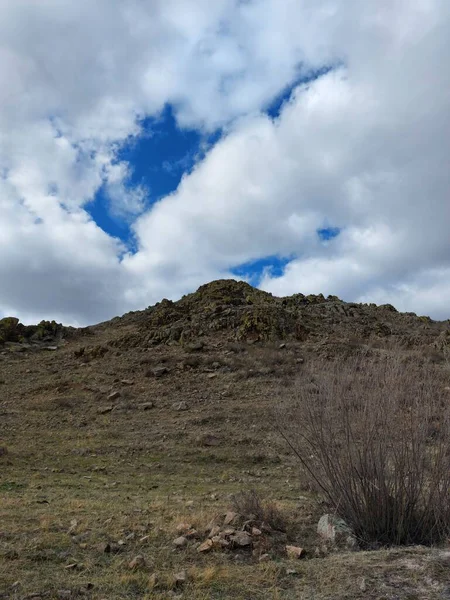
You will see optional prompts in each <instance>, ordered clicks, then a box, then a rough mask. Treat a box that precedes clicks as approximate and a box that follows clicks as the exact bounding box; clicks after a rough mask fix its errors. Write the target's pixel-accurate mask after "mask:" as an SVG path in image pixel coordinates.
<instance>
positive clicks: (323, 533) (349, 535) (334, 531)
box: [317, 515, 358, 550]
mask: <svg viewBox="0 0 450 600" xmlns="http://www.w3.org/2000/svg"><path fill="white" fill-rule="evenodd" d="M317 533H318V534H319V536H320V537H321V538H322V540H324V541H325V542H326V543H327V544H329V545H331V546H335V547H337V548H342V549H345V550H356V549H357V548H358V542H357V540H356V536H355V534H354V532H353V530H352V529H351V527H349V525H347V523H346V522H345V521H344V520H343V519H341V518H340V517H338V516H336V515H323V516H322V517H320V519H319V523H318V524H317Z"/></svg>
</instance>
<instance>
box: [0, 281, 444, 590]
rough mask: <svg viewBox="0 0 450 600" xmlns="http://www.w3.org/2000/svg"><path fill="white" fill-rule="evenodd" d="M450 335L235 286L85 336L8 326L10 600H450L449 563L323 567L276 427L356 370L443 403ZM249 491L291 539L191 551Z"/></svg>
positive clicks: (346, 557) (4, 378)
mask: <svg viewBox="0 0 450 600" xmlns="http://www.w3.org/2000/svg"><path fill="white" fill-rule="evenodd" d="M29 327H30V326H29ZM449 331H450V324H449V322H435V321H433V320H431V319H429V318H428V317H422V316H417V315H415V314H412V313H408V314H404V313H400V312H398V311H397V310H396V309H395V308H394V307H392V306H390V305H384V306H376V305H374V304H355V303H346V302H343V301H341V300H339V299H338V298H336V297H328V298H325V297H324V296H322V295H317V296H315V295H310V296H304V295H302V294H295V295H293V296H290V297H287V298H276V297H274V296H272V295H271V294H268V293H266V292H263V291H260V290H257V289H255V288H253V287H251V286H250V285H248V284H247V283H244V282H237V281H233V280H222V281H214V282H212V283H209V284H207V285H204V286H202V287H200V288H199V289H198V290H197V291H196V292H194V293H193V294H189V295H187V296H185V297H183V298H182V299H180V300H179V301H177V302H171V301H169V300H162V301H161V302H159V303H158V304H156V305H154V306H151V307H149V308H147V309H145V310H142V311H136V312H131V313H128V314H125V315H123V316H122V317H116V318H114V319H112V320H110V321H107V322H104V323H100V324H98V325H94V326H90V327H85V328H79V329H76V328H66V327H63V326H62V325H59V324H56V323H54V324H52V323H51V322H50V323H48V322H45V323H43V324H40V325H39V326H35V327H30V328H24V326H22V325H21V324H20V323H19V322H18V320H17V319H13V318H10V319H7V320H2V321H0V335H3V339H0V341H1V344H2V345H1V346H0V394H1V395H0V598H4V599H6V598H8V599H12V598H15V599H16V598H31V597H33V598H35V599H36V598H76V597H81V596H83V597H89V598H106V597H108V598H156V599H158V598H160V599H163V598H168V597H172V596H175V597H183V598H186V599H188V598H189V599H191V598H192V599H195V600H200V599H204V598H217V599H223V598H238V599H239V598H240V599H249V598H282V599H293V598H305V599H310V598H311V599H312V598H314V599H316V600H325V599H330V600H331V598H333V599H343V598H350V599H355V598H374V599H375V598H386V599H388V598H399V599H401V600H403V599H406V598H417V599H419V598H425V597H426V598H432V599H435V598H436V599H437V598H446V597H449V595H448V594H449V589H448V587H446V585H447V583H446V581H447V577H446V573H448V567H449V565H448V560H449V558H448V555H446V554H442V553H441V551H437V550H430V549H425V548H415V547H413V548H390V549H380V550H378V551H377V552H367V551H364V552H356V553H348V552H338V553H331V554H327V553H324V552H322V551H321V550H320V544H319V543H318V540H317V534H316V526H317V521H318V519H319V517H320V516H321V514H322V513H323V512H324V511H325V508H326V507H325V506H324V505H323V504H321V503H320V502H322V500H320V498H318V496H317V494H316V492H315V491H314V490H312V488H311V487H310V485H309V483H308V482H306V480H304V479H303V478H302V477H301V476H300V474H299V468H298V462H297V461H296V459H295V457H294V456H293V455H292V453H291V451H290V450H289V448H287V447H286V445H285V443H284V442H283V440H282V439H281V437H280V435H279V432H278V431H277V428H276V426H275V424H274V409H276V407H277V406H278V404H279V402H280V399H283V398H286V397H291V396H295V395H296V390H297V386H298V377H299V376H301V377H303V380H304V381H308V382H309V381H310V382H311V384H313V383H314V381H315V380H317V377H318V376H320V373H321V372H325V371H326V370H327V369H329V368H330V365H337V366H339V365H341V364H344V362H345V361H346V360H357V359H358V358H359V357H365V358H366V359H367V358H368V359H369V360H374V361H376V360H379V359H380V358H386V357H387V358H388V359H389V357H400V358H401V359H402V360H404V361H405V364H407V365H409V366H408V368H411V369H412V368H413V367H415V366H417V365H422V366H424V367H425V368H427V369H428V368H429V369H433V373H435V374H436V379H437V380H438V381H439V385H441V386H442V389H444V388H445V386H448V385H449V382H448V380H449V376H448V364H447V357H448V352H447V350H448V340H449V339H450V338H449V336H450V334H449ZM318 374H319V375H318ZM250 489H255V490H256V491H257V492H258V494H259V495H260V496H261V498H262V499H263V500H264V501H273V502H275V503H276V506H277V507H278V508H279V509H280V510H281V511H282V512H283V513H284V514H286V515H288V517H287V520H288V521H289V527H286V528H285V529H286V531H284V532H280V531H278V532H277V533H276V535H275V533H274V532H272V533H270V534H266V533H265V532H262V538H261V540H263V541H264V543H263V541H256V538H255V536H256V534H254V536H253V538H252V542H251V549H249V548H247V547H242V548H240V547H238V548H237V547H236V544H237V542H235V543H234V542H233V543H231V545H230V547H225V542H224V549H223V551H213V552H205V553H199V552H198V547H199V545H200V544H201V543H203V542H204V540H205V538H207V537H208V532H209V531H210V530H211V529H212V528H213V527H215V526H216V524H217V523H218V522H220V519H222V520H223V515H224V514H225V513H226V512H227V511H229V510H230V507H231V508H232V505H233V502H232V500H231V495H233V494H237V493H239V492H240V491H241V490H247V491H248V490H250ZM188 525H189V526H190V527H189V528H187V526H188ZM259 525H260V523H258V526H259ZM241 526H242V527H245V525H243V524H242V522H241V523H240V525H239V527H241ZM256 529H258V527H257V528H256ZM189 531H195V533H191V534H189ZM180 532H183V533H186V535H187V540H188V541H187V543H186V544H187V545H186V546H183V545H182V546H180V547H178V546H177V545H174V540H176V539H177V538H179V537H180ZM189 535H191V537H189ZM230 535H231V534H230ZM233 535H236V534H233ZM252 535H253V534H252ZM213 537H214V536H213ZM225 541H227V540H225ZM286 543H288V544H293V545H296V546H301V547H302V548H303V550H304V554H303V556H304V557H305V559H304V560H301V561H299V560H295V559H292V558H289V557H287V556H286V555H285V552H284V547H285V544H286ZM180 544H181V542H180ZM183 544H184V542H183ZM264 544H266V545H264ZM265 554H267V556H268V558H267V559H264V560H261V556H263V555H265ZM138 556H139V557H142V559H138V560H137V562H136V559H137V557H138ZM133 561H135V562H134V563H133ZM140 561H142V562H140ZM182 571H185V573H184V576H185V579H186V581H182V579H183V577H180V578H178V580H175V579H174V576H175V575H176V574H178V575H180V572H182ZM445 594H447V595H445Z"/></svg>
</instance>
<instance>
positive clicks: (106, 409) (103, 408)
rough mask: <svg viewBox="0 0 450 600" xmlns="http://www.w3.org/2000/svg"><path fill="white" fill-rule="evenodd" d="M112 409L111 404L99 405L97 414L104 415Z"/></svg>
mask: <svg viewBox="0 0 450 600" xmlns="http://www.w3.org/2000/svg"><path fill="white" fill-rule="evenodd" d="M113 410H114V406H112V405H111V404H109V405H108V406H100V407H99V408H97V412H98V414H99V415H106V414H107V413H110V412H112V411H113Z"/></svg>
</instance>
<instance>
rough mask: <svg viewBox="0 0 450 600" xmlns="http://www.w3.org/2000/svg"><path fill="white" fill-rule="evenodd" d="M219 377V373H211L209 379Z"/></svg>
mask: <svg viewBox="0 0 450 600" xmlns="http://www.w3.org/2000/svg"><path fill="white" fill-rule="evenodd" d="M216 377H217V373H209V374H208V379H215V378H216Z"/></svg>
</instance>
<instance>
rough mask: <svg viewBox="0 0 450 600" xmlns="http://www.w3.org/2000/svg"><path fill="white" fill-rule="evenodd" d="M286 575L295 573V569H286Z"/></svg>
mask: <svg viewBox="0 0 450 600" xmlns="http://www.w3.org/2000/svg"><path fill="white" fill-rule="evenodd" d="M286 575H297V571H296V570H295V569H286Z"/></svg>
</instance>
